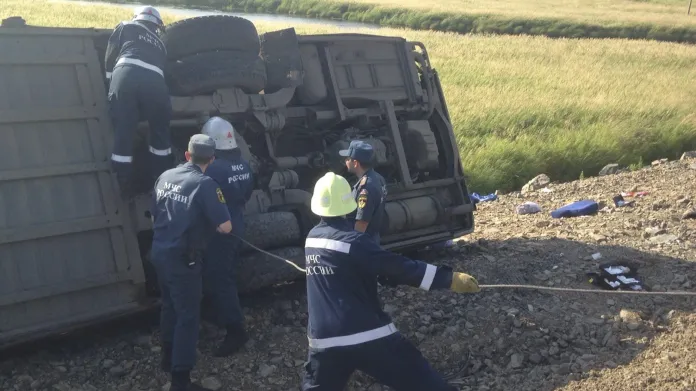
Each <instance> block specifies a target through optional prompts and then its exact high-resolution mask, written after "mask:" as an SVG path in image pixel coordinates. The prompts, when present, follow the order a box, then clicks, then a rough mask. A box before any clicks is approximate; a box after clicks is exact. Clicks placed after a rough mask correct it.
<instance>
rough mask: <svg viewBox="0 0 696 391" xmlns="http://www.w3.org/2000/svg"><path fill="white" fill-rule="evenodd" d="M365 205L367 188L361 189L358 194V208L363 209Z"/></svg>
mask: <svg viewBox="0 0 696 391" xmlns="http://www.w3.org/2000/svg"><path fill="white" fill-rule="evenodd" d="M365 205H367V190H365V189H362V191H361V192H360V194H359V195H358V208H360V209H364V208H365Z"/></svg>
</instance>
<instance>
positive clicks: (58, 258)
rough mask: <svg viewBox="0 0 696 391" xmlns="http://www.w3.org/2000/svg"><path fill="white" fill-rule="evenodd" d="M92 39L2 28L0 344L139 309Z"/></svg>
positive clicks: (80, 33)
mask: <svg viewBox="0 0 696 391" xmlns="http://www.w3.org/2000/svg"><path fill="white" fill-rule="evenodd" d="M92 34H93V32H92V31H90V30H79V29H47V28H17V29H9V28H0V344H4V343H8V342H11V341H12V340H13V339H15V338H23V339H24V338H26V337H27V335H29V337H30V338H31V334H34V333H47V332H48V333H50V332H52V331H57V330H59V329H61V328H63V327H70V326H72V325H74V324H76V323H78V322H84V321H89V320H95V319H96V318H100V317H104V316H108V315H110V314H114V313H117V312H121V311H123V310H124V309H128V308H131V307H137V306H138V303H137V300H138V298H139V297H140V294H141V292H142V291H143V286H142V283H143V282H144V277H143V271H142V263H141V260H140V256H139V253H138V248H137V242H136V239H135V235H134V233H133V231H132V228H131V225H130V221H129V219H128V213H127V211H126V209H125V207H124V206H123V205H122V203H121V200H120V198H119V197H117V196H116V194H117V193H116V191H115V180H114V177H113V175H112V174H111V172H110V169H109V150H110V145H111V134H112V133H111V132H112V130H111V124H110V122H109V119H108V117H107V106H106V92H105V91H104V84H103V78H102V72H101V69H100V63H99V60H98V58H97V54H96V51H95V49H94V44H93V41H92ZM119 211H123V212H124V213H119Z"/></svg>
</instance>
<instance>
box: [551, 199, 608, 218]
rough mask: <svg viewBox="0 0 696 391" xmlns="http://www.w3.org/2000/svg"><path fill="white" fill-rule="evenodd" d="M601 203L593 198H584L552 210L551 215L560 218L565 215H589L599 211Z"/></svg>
mask: <svg viewBox="0 0 696 391" xmlns="http://www.w3.org/2000/svg"><path fill="white" fill-rule="evenodd" d="M598 210H599V204H597V202H595V201H593V200H582V201H576V202H573V203H570V204H568V205H565V206H562V207H560V208H558V209H556V210H554V211H552V212H551V217H553V218H554V219H560V218H563V217H578V216H588V215H592V214H595V213H597V211H598Z"/></svg>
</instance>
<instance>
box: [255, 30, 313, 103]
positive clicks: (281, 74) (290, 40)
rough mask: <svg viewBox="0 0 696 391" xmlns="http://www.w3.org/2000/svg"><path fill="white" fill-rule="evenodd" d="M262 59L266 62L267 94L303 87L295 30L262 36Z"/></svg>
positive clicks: (300, 58) (302, 71)
mask: <svg viewBox="0 0 696 391" xmlns="http://www.w3.org/2000/svg"><path fill="white" fill-rule="evenodd" d="M259 38H260V41H261V57H263V59H264V61H265V62H266V74H267V75H268V81H267V82H266V89H265V91H264V92H265V93H267V94H268V93H273V92H275V91H278V90H280V89H282V88H290V87H298V86H300V85H302V79H303V74H304V70H303V68H302V57H301V55H300V46H299V42H298V41H297V34H296V33H295V29H294V28H289V29H283V30H278V31H270V32H267V33H264V34H261V35H260V37H259Z"/></svg>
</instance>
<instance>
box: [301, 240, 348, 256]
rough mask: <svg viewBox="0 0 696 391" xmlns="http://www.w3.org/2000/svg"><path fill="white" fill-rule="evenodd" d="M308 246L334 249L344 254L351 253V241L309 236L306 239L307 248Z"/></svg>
mask: <svg viewBox="0 0 696 391" xmlns="http://www.w3.org/2000/svg"><path fill="white" fill-rule="evenodd" d="M306 247H310V248H323V249H327V250H334V251H338V252H341V253H344V254H348V253H350V243H346V242H340V241H338V240H333V239H324V238H307V240H306V241H305V248H306Z"/></svg>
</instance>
